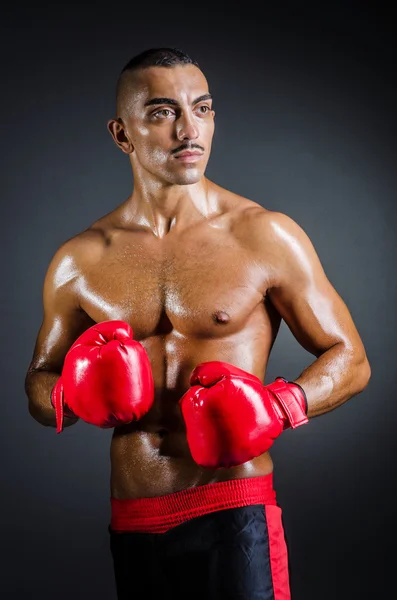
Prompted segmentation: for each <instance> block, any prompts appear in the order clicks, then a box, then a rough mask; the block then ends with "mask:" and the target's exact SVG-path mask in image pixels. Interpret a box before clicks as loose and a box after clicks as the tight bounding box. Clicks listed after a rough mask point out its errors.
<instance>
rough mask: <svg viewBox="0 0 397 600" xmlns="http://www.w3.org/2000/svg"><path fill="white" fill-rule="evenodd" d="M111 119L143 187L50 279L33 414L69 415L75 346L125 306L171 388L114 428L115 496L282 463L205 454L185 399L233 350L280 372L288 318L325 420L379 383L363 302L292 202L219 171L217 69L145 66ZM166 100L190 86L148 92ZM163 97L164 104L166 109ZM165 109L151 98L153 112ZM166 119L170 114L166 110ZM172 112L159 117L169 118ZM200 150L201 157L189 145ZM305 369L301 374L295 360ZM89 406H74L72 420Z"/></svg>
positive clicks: (66, 246)
mask: <svg viewBox="0 0 397 600" xmlns="http://www.w3.org/2000/svg"><path fill="white" fill-rule="evenodd" d="M134 84H135V87H134V90H136V89H137V90H138V92H136V91H135V92H131V94H130V96H131V102H130V103H129V104H128V107H127V109H128V110H127V109H124V110H125V111H126V112H125V113H123V108H122V107H121V108H120V107H119V108H118V114H119V115H121V116H119V117H118V118H117V119H114V120H112V121H110V122H109V130H110V131H111V133H112V136H113V138H114V140H115V142H116V144H117V146H118V147H119V148H120V149H121V150H122V151H123V152H125V153H126V154H127V155H129V158H130V161H131V165H132V169H133V173H134V191H133V193H132V195H131V196H130V197H129V198H128V199H127V200H126V201H125V202H123V203H122V204H121V205H119V206H118V207H117V208H116V209H115V210H113V211H112V212H111V213H109V214H107V215H105V216H103V217H102V218H100V219H98V220H97V221H96V222H95V223H93V224H92V226H91V227H89V228H88V229H87V230H85V231H82V232H81V233H79V234H78V235H76V236H75V237H73V238H71V239H70V240H67V241H66V242H64V243H63V244H62V245H61V246H60V247H59V249H58V250H57V252H56V253H55V255H54V257H53V259H52V261H51V263H50V265H49V268H48V271H47V274H46V277H45V282H44V289H43V304H44V318H43V322H42V325H41V328H40V331H39V333H38V336H37V341H36V345H35V349H34V353H33V359H32V362H31V364H30V367H29V369H28V373H27V376H26V392H27V395H28V398H29V410H30V413H31V414H32V416H33V417H34V418H35V419H36V420H37V421H39V422H40V423H42V424H43V425H50V426H55V416H54V410H53V409H52V407H51V404H50V400H49V397H50V391H51V389H52V387H53V385H54V383H55V381H56V380H57V378H58V377H59V375H60V373H61V371H62V364H63V360H64V357H65V354H66V352H67V350H68V349H69V347H70V346H71V345H72V343H73V342H74V341H75V340H76V339H77V337H78V336H79V335H80V334H81V333H82V332H83V331H85V329H87V328H88V327H90V326H91V325H93V324H94V323H98V322H100V321H104V320H107V319H122V320H124V321H126V322H127V323H129V324H130V325H131V327H132V329H133V332H134V338H135V339H136V340H138V341H139V342H140V343H141V344H142V345H143V346H144V347H145V349H146V350H147V353H148V356H149V359H150V362H151V367H152V371H153V377H154V384H155V402H154V405H153V407H152V408H151V410H150V411H149V412H148V413H147V414H146V415H145V416H144V417H143V418H142V419H141V420H140V421H138V422H134V423H131V424H129V425H125V426H122V427H117V428H115V429H114V433H113V436H112V441H111V448H110V452H111V495H112V496H113V497H115V498H137V497H148V496H158V495H163V494H168V493H171V492H174V491H178V490H181V489H185V488H188V487H192V486H197V485H202V484H206V483H210V482H217V481H222V480H227V479H235V478H241V477H254V476H258V475H266V474H268V473H270V472H271V471H272V470H273V463H272V459H271V456H270V453H269V452H266V453H264V454H263V455H261V456H259V457H257V458H255V459H253V460H251V461H249V462H247V463H244V464H243V465H240V466H238V467H233V468H230V469H217V470H216V469H204V468H202V467H199V466H198V465H196V464H195V463H194V461H193V460H192V458H191V455H190V452H189V449H188V446H187V442H186V432H185V427H184V423H183V420H182V416H181V412H180V408H179V405H178V400H179V399H180V398H181V396H182V395H183V394H184V392H185V391H186V390H187V389H188V387H189V377H190V374H191V371H192V370H193V368H194V367H195V366H196V365H198V364H199V363H201V362H204V361H212V360H219V361H225V362H228V363H232V364H234V365H236V366H237V367H239V368H241V369H244V370H246V371H248V372H250V373H253V374H254V375H256V376H257V377H259V378H260V379H261V380H262V381H264V379H265V376H266V366H267V363H268V359H269V355H270V352H271V348H272V346H273V343H274V341H275V339H276V336H277V333H278V330H279V327H280V322H281V319H282V318H283V319H284V320H285V322H286V323H287V325H288V326H289V327H290V329H291V331H292V333H293V335H294V336H295V337H296V339H297V341H298V342H299V343H300V344H301V345H302V346H303V347H304V348H305V349H306V350H307V351H308V352H310V353H311V354H313V356H315V360H314V362H313V363H312V364H310V365H309V366H308V367H307V369H305V371H304V372H303V373H302V374H301V375H300V376H299V377H297V378H295V381H296V382H297V383H299V384H300V385H301V386H302V387H303V389H304V390H305V392H306V395H307V398H308V405H309V411H308V416H309V419H310V418H312V417H314V416H316V415H320V414H322V413H325V412H327V411H329V410H332V409H334V408H336V407H337V406H339V405H340V404H342V403H343V402H345V401H346V400H347V399H349V398H351V397H352V396H354V395H356V394H358V393H359V392H360V391H362V390H363V389H364V388H365V386H366V385H367V383H368V381H369V378H370V367H369V364H368V360H367V357H366V354H365V350H364V347H363V344H362V341H361V339H360V336H359V334H358V332H357V329H356V327H355V325H354V323H353V321H352V318H351V315H350V313H349V311H348V309H347V307H346V305H345V304H344V302H343V300H342V299H341V298H340V296H339V295H338V293H337V292H336V291H335V289H334V288H333V287H332V285H331V284H330V282H329V281H328V279H327V277H326V275H325V273H324V270H323V268H322V266H321V263H320V261H319V259H318V256H317V254H316V252H315V250H314V248H313V246H312V244H311V242H310V240H309V238H308V236H307V235H306V233H305V232H304V231H303V230H302V229H301V227H300V226H299V225H297V224H296V223H295V222H294V221H293V220H292V219H290V218H289V217H288V216H287V215H284V214H282V213H278V212H274V211H269V210H266V209H265V208H263V207H262V206H260V205H259V204H257V203H255V202H253V201H251V200H248V199H246V198H243V197H241V196H238V195H236V194H234V193H232V192H230V191H228V190H226V189H224V188H221V187H220V186H218V185H216V184H215V183H213V182H212V181H210V180H209V179H208V178H206V177H205V176H204V170H205V166H206V164H207V161H208V158H209V152H210V147H211V141H212V135H213V130H214V118H213V117H214V112H213V111H212V110H209V111H207V110H204V111H202V110H201V107H202V106H204V105H207V106H208V107H209V109H211V103H212V101H208V99H207V100H206V101H204V102H198V103H195V100H196V99H197V98H200V97H202V96H203V95H205V94H208V86H207V82H206V80H205V78H204V76H203V74H202V73H201V71H200V70H199V69H198V68H197V67H194V66H193V65H187V66H177V67H173V68H163V67H151V68H149V69H146V70H145V71H144V72H143V73H140V74H139V75H136V76H135V79H134ZM153 98H160V99H167V98H169V99H175V101H176V104H173V103H169V102H163V103H161V105H160V108H159V106H157V105H156V106H154V105H150V106H146V107H145V103H147V101H148V100H150V99H153ZM154 108H156V110H157V111H158V110H160V113H156V114H155V116H153V111H154ZM148 111H150V112H148ZM161 111H162V112H161ZM153 119H154V120H153ZM157 119H159V121H158V120H157ZM181 148H182V149H183V148H191V149H194V148H196V149H200V150H201V151H202V152H203V154H202V156H201V157H199V158H198V160H197V161H196V162H193V163H183V162H178V158H177V154H176V152H177V151H178V149H181ZM280 374H281V375H283V376H284V377H286V378H289V379H291V378H292V377H291V374H289V373H280ZM75 422H77V419H65V425H66V426H70V425H73V424H74V423H75Z"/></svg>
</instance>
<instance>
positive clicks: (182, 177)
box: [170, 169, 204, 185]
mask: <svg viewBox="0 0 397 600" xmlns="http://www.w3.org/2000/svg"><path fill="white" fill-rule="evenodd" d="M170 175H171V176H170V183H174V184H176V185H190V184H192V183H197V182H198V181H200V179H201V178H202V177H203V175H204V173H203V172H202V171H201V170H198V169H186V170H185V171H183V172H179V173H172V174H170Z"/></svg>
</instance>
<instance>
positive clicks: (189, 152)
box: [175, 150, 203, 158]
mask: <svg viewBox="0 0 397 600" xmlns="http://www.w3.org/2000/svg"><path fill="white" fill-rule="evenodd" d="M202 154H203V153H202V152H199V151H196V150H184V151H183V152H178V154H175V157H176V158H179V157H180V156H202Z"/></svg>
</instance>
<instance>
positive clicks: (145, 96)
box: [136, 65, 208, 104]
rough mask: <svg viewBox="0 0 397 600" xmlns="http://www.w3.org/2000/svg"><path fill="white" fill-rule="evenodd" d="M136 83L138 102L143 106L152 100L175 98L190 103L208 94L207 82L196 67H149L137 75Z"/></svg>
mask: <svg viewBox="0 0 397 600" xmlns="http://www.w3.org/2000/svg"><path fill="white" fill-rule="evenodd" d="M136 83H137V87H136V91H137V96H136V100H137V101H138V102H139V103H143V104H144V103H145V102H146V101H147V100H150V99H151V98H174V99H175V100H179V101H181V102H183V101H188V102H190V101H192V100H194V98H197V97H199V96H200V95H202V94H205V93H208V83H207V80H206V78H205V77H204V75H203V73H202V71H200V69H199V68H197V67H195V66H194V65H177V66H175V67H149V68H147V69H144V70H142V71H139V72H138V73H137V82H136Z"/></svg>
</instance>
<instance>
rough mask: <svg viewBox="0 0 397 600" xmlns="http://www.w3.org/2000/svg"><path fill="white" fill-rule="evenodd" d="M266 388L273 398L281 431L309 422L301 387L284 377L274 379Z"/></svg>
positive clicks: (305, 399) (306, 405) (303, 392)
mask: <svg viewBox="0 0 397 600" xmlns="http://www.w3.org/2000/svg"><path fill="white" fill-rule="evenodd" d="M266 387H267V389H269V390H270V391H271V393H272V394H273V396H274V398H275V401H276V402H275V405H276V406H277V408H278V412H279V413H280V414H281V419H282V422H283V429H288V428H289V427H292V428H293V429H295V428H296V427H299V426H300V425H304V424H305V423H307V422H308V421H309V419H308V417H307V411H308V403H307V397H306V393H305V391H304V389H303V388H302V386H300V385H299V384H298V383H295V382H294V381H288V380H287V379H285V378H284V377H276V379H275V381H274V382H273V383H271V384H270V385H268V386H266Z"/></svg>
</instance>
